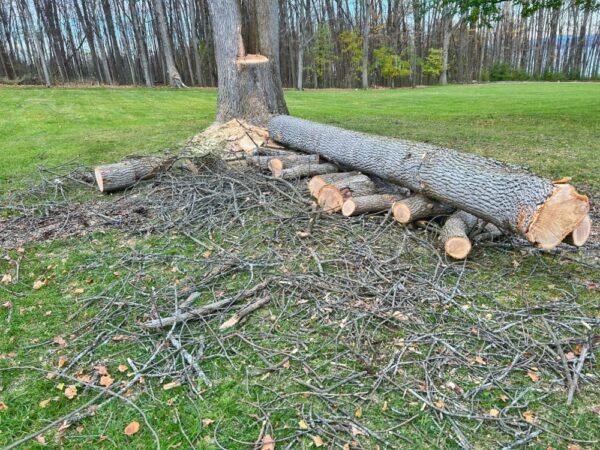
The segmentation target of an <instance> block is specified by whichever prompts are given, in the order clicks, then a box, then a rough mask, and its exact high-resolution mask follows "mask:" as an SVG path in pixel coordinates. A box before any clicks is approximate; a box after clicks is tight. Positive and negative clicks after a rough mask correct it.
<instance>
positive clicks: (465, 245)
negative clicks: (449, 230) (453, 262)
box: [444, 236, 471, 259]
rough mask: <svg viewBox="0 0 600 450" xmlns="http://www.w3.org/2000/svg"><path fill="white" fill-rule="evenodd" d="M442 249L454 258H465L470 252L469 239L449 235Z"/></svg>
mask: <svg viewBox="0 0 600 450" xmlns="http://www.w3.org/2000/svg"><path fill="white" fill-rule="evenodd" d="M444 249H445V250H446V253H447V254H448V255H450V256H451V257H452V258H454V259H465V258H466V257H467V255H468V254H469V253H470V252H471V241H469V239H468V238H465V237H460V236H455V237H451V238H450V239H448V240H447V241H446V243H445V244H444Z"/></svg>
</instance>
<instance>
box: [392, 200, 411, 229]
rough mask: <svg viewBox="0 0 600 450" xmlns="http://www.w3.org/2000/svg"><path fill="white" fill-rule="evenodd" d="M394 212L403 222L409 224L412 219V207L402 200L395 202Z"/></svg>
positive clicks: (395, 217)
mask: <svg viewBox="0 0 600 450" xmlns="http://www.w3.org/2000/svg"><path fill="white" fill-rule="evenodd" d="M392 214H393V215H394V219H396V220H397V221H398V222H400V223H402V224H407V223H410V222H411V221H412V214H411V212H410V208H409V207H408V206H407V205H406V204H404V203H402V202H395V203H394V204H393V205H392Z"/></svg>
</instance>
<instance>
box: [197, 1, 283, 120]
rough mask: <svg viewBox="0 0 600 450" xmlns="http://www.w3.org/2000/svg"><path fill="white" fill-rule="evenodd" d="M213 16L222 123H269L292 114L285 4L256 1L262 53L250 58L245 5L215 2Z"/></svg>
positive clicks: (257, 30)
mask: <svg viewBox="0 0 600 450" xmlns="http://www.w3.org/2000/svg"><path fill="white" fill-rule="evenodd" d="M208 5H209V9H210V15H211V20H212V28H213V34H214V42H215V53H216V55H215V56H216V60H217V69H218V77H219V98H218V111H217V122H227V121H229V120H231V119H234V118H242V119H245V120H246V121H248V122H249V123H252V124H255V125H265V124H266V122H267V121H268V119H269V117H270V116H271V115H272V114H287V107H286V105H285V101H284V99H283V88H282V86H281V78H280V75H279V3H278V1H277V0H255V5H256V11H255V12H256V16H257V21H258V25H257V27H258V28H257V29H256V30H254V31H256V32H257V33H258V51H259V54H250V55H249V54H246V50H245V48H246V47H245V45H244V42H243V39H242V22H241V11H240V4H239V3H238V2H237V1H236V0H211V1H210V2H209V4H208Z"/></svg>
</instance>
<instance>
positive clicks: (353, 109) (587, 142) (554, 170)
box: [0, 83, 600, 189]
mask: <svg viewBox="0 0 600 450" xmlns="http://www.w3.org/2000/svg"><path fill="white" fill-rule="evenodd" d="M286 99H287V101H288V105H289V108H290V111H291V113H292V114H293V115H296V116H298V117H303V118H307V119H312V120H316V121H320V122H325V123H331V124H337V125H340V126H343V127H346V128H351V129H355V130H359V131H365V132H370V133H377V134H383V135H388V136H395V137H401V138H406V139H414V140H418V141H425V142H432V143H435V144H439V145H444V146H448V147H451V148H456V149H458V150H464V151H469V152H476V153H478V154H481V155H484V156H490V157H495V158H498V159H501V160H505V161H509V162H513V163H517V164H521V165H527V166H530V167H531V168H532V169H533V170H535V171H537V172H540V173H542V174H544V175H547V176H551V177H557V178H560V177H562V176H572V177H573V178H574V182H575V183H586V184H590V185H593V186H594V187H598V186H600V158H598V152H599V150H600V142H599V140H598V137H599V136H600V84H599V83H522V84H491V85H474V86H449V87H445V88H442V87H428V88H422V89H416V90H410V89H399V90H393V91H390V90H377V91H368V92H364V91H341V90H340V91H306V92H302V93H299V92H295V91H288V92H287V93H286ZM215 102H216V92H215V91H213V90H182V91H172V90H166V89H155V90H145V89H51V90H46V89H30V88H2V89H0V110H1V111H2V116H1V117H0V142H2V146H1V152H2V160H3V163H2V165H1V166H0V189H1V188H2V187H3V186H6V183H10V184H13V183H15V182H17V184H18V183H19V180H20V179H21V178H22V177H23V175H25V174H27V173H30V172H32V171H33V170H35V167H36V166H37V165H40V164H47V165H53V164H61V163H64V162H65V161H66V160H69V159H71V158H74V157H79V158H81V160H82V161H83V162H84V163H86V164H96V163H100V162H112V161H115V160H117V159H119V158H120V157H122V156H124V155H127V154H131V153H144V152H148V151H156V150H160V149H162V148H168V147H174V146H176V145H177V144H178V143H180V142H181V141H183V140H185V139H186V138H187V137H189V136H191V135H193V134H196V133H197V132H198V131H200V130H202V129H203V128H204V127H206V126H207V125H208V124H209V123H210V122H211V121H212V120H213V117H214V111H215Z"/></svg>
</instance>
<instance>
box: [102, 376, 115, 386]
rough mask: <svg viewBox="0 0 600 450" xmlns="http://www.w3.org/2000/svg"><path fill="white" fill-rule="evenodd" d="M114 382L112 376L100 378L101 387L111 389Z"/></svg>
mask: <svg viewBox="0 0 600 450" xmlns="http://www.w3.org/2000/svg"><path fill="white" fill-rule="evenodd" d="M114 382H115V380H114V379H113V377H111V376H110V375H104V376H103V377H100V386H104V387H109V386H110V385H111V384H113V383H114Z"/></svg>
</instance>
